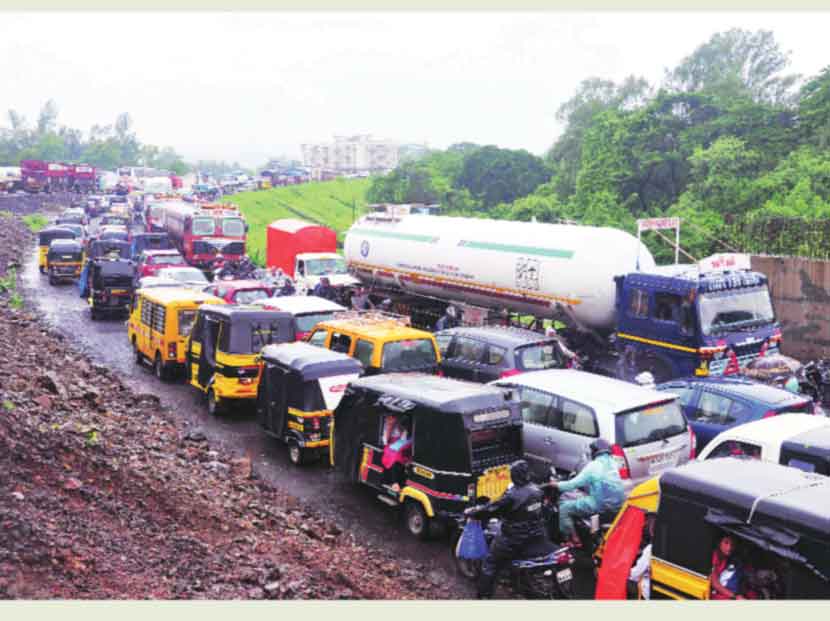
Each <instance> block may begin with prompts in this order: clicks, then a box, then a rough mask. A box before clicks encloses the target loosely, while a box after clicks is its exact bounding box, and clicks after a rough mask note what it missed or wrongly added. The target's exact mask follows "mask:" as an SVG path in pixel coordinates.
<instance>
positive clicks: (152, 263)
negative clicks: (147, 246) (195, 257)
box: [136, 250, 187, 278]
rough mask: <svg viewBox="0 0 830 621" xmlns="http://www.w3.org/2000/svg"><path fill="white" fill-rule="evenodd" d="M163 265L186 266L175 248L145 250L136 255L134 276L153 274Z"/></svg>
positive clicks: (141, 276) (142, 276) (140, 276)
mask: <svg viewBox="0 0 830 621" xmlns="http://www.w3.org/2000/svg"><path fill="white" fill-rule="evenodd" d="M163 267H187V263H186V262H185V260H184V257H183V256H182V255H180V254H179V253H178V251H176V250H145V251H144V252H142V253H141V255H139V257H138V265H137V266H136V277H137V278H144V277H145V276H155V275H156V272H158V271H159V270H160V269H161V268H163Z"/></svg>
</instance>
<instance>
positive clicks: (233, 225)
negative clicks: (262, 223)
mask: <svg viewBox="0 0 830 621" xmlns="http://www.w3.org/2000/svg"><path fill="white" fill-rule="evenodd" d="M222 235H224V236H225V237H242V236H243V235H245V223H244V222H243V221H242V218H222Z"/></svg>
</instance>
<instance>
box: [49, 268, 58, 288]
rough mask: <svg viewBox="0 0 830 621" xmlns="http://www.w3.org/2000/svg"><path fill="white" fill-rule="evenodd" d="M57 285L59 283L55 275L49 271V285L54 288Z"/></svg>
mask: <svg viewBox="0 0 830 621" xmlns="http://www.w3.org/2000/svg"><path fill="white" fill-rule="evenodd" d="M57 283H58V281H57V280H55V274H54V273H53V272H52V270H49V284H50V285H51V286H53V287H54V286H55V285H56V284H57Z"/></svg>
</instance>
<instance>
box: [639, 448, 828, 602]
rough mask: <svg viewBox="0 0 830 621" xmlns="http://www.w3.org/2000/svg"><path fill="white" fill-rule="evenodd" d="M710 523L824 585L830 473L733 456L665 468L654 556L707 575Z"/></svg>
mask: <svg viewBox="0 0 830 621" xmlns="http://www.w3.org/2000/svg"><path fill="white" fill-rule="evenodd" d="M715 529H720V530H722V531H726V532H729V533H732V534H734V535H736V536H737V537H739V538H740V539H743V540H746V541H749V542H751V543H752V544H754V545H756V546H758V547H759V548H761V549H763V550H768V551H770V552H772V553H774V554H776V555H778V556H780V557H783V558H786V559H788V560H790V561H793V562H794V563H796V564H798V565H801V566H803V567H805V568H807V569H808V570H809V571H810V573H812V574H813V575H814V576H816V577H817V578H818V581H819V582H822V583H824V587H822V588H823V589H824V592H825V593H827V592H828V591H830V589H828V587H827V582H828V580H830V478H828V477H825V476H822V475H817V474H812V473H806V472H803V471H801V470H799V469H797V468H791V467H787V466H782V465H779V464H775V463H771V462H766V461H761V460H756V459H738V458H734V457H726V458H720V459H709V460H704V461H694V462H690V463H688V464H686V465H684V466H682V467H680V468H676V469H673V470H669V471H667V472H665V473H663V474H662V475H661V477H660V505H659V509H658V520H657V533H656V534H655V542H654V556H655V557H658V558H661V559H664V560H666V561H668V562H671V563H675V564H677V565H679V566H681V567H686V568H689V569H691V570H693V571H696V572H698V573H702V574H704V575H706V574H707V573H708V571H709V569H710V567H709V566H710V564H711V555H712V549H713V548H712V547H709V546H707V545H705V542H706V541H707V536H706V533H707V531H708V532H709V533H711V532H713V531H714V530H715Z"/></svg>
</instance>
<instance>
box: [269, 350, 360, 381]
mask: <svg viewBox="0 0 830 621" xmlns="http://www.w3.org/2000/svg"><path fill="white" fill-rule="evenodd" d="M262 359H263V360H265V361H266V362H271V363H274V364H279V365H281V366H283V367H285V368H287V369H290V370H291V371H294V372H295V373H297V374H298V375H299V376H300V377H301V379H302V381H304V382H307V381H311V380H316V379H319V378H321V377H331V376H334V375H349V374H352V373H357V374H360V373H362V372H363V365H362V364H360V362H359V361H358V360H356V359H355V358H351V357H350V356H347V355H346V354H341V353H339V352H334V351H331V350H328V349H325V348H323V347H316V346H314V345H309V344H308V343H304V342H302V341H296V342H294V343H283V344H280V345H268V346H267V347H265V349H263V350H262Z"/></svg>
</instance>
